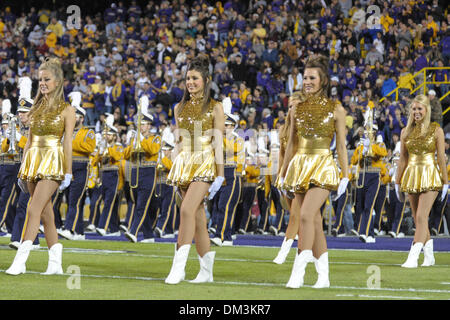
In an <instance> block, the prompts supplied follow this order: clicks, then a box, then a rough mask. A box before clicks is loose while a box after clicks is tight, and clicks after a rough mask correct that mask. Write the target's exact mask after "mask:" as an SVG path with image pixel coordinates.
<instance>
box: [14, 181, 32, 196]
mask: <svg viewBox="0 0 450 320" xmlns="http://www.w3.org/2000/svg"><path fill="white" fill-rule="evenodd" d="M17 184H18V185H19V188H20V190H22V192H24V193H30V192H29V191H28V185H27V182H26V181H25V180H22V179H19V180H17Z"/></svg>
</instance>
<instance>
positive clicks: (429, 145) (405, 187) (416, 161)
mask: <svg viewBox="0 0 450 320" xmlns="http://www.w3.org/2000/svg"><path fill="white" fill-rule="evenodd" d="M438 127H439V124H437V123H436V122H433V123H431V124H430V126H429V128H428V130H427V132H426V134H425V135H424V136H421V135H420V127H419V126H416V127H414V129H413V130H412V132H411V133H410V134H409V136H408V137H407V138H406V140H405V146H406V149H407V150H408V155H409V156H408V164H407V166H406V168H405V170H404V171H403V175H402V178H401V182H400V189H401V191H403V192H406V193H419V192H426V191H439V190H441V189H442V179H441V175H440V173H439V169H438V166H437V164H436V160H435V158H434V154H435V152H436V135H435V132H436V129H437V128H438Z"/></svg>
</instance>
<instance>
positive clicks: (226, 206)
mask: <svg viewBox="0 0 450 320" xmlns="http://www.w3.org/2000/svg"><path fill="white" fill-rule="evenodd" d="M225 115H226V117H227V118H226V119H225V124H231V125H233V126H236V124H237V121H238V119H236V118H235V117H236V116H234V115H231V114H225ZM223 149H224V159H225V164H224V172H225V185H224V186H222V188H220V190H219V191H218V192H217V193H216V195H215V196H214V198H213V199H212V200H211V201H212V203H213V204H212V209H213V210H212V213H211V215H212V216H213V217H215V219H214V220H215V228H214V229H215V233H214V235H213V237H212V238H211V242H212V243H213V244H215V245H217V246H222V245H224V246H230V245H232V244H233V240H232V238H231V236H232V225H233V220H234V215H235V212H236V208H237V205H238V203H239V198H240V195H241V188H242V163H243V157H244V154H243V151H244V140H243V139H242V138H241V137H239V136H238V135H237V134H235V133H234V131H233V133H232V134H231V135H230V137H229V138H227V136H225V137H224V138H223ZM239 165H240V166H239Z"/></svg>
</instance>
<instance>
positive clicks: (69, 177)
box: [59, 173, 73, 191]
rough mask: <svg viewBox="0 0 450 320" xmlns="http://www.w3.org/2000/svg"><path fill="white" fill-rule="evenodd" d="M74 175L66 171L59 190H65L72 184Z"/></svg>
mask: <svg viewBox="0 0 450 320" xmlns="http://www.w3.org/2000/svg"><path fill="white" fill-rule="evenodd" d="M72 177H73V176H72V175H71V174H70V173H66V174H65V175H64V180H63V181H62V182H61V184H60V185H59V191H63V190H64V189H66V188H67V187H68V186H69V185H70V182H72Z"/></svg>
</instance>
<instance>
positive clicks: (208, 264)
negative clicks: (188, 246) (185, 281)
mask: <svg viewBox="0 0 450 320" xmlns="http://www.w3.org/2000/svg"><path fill="white" fill-rule="evenodd" d="M215 256H216V252H215V251H209V252H207V253H205V254H204V255H203V257H200V256H198V260H199V262H200V271H199V273H198V274H197V277H196V278H195V279H194V280H191V281H189V282H190V283H203V282H213V281H214V279H213V266H214V257H215Z"/></svg>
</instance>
